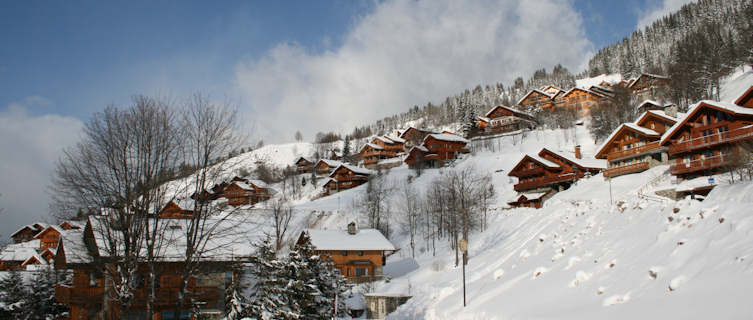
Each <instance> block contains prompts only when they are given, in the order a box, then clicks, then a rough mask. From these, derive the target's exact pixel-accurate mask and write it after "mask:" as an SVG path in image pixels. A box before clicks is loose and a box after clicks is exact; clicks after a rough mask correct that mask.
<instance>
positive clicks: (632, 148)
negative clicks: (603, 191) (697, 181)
mask: <svg viewBox="0 0 753 320" xmlns="http://www.w3.org/2000/svg"><path fill="white" fill-rule="evenodd" d="M677 121H678V120H677V119H676V118H674V117H671V116H669V115H667V114H666V113H664V112H662V111H657V110H650V111H648V112H645V113H643V114H642V115H641V116H640V117H639V118H638V120H637V121H635V122H634V123H624V124H622V125H620V126H619V127H617V128H616V129H615V130H614V131H613V132H612V134H611V135H609V137H608V138H607V139H606V141H605V142H604V143H603V144H602V145H601V147H600V148H599V149H598V151H597V152H596V156H595V157H596V158H597V159H605V160H607V161H608V162H609V164H608V166H607V169H606V170H604V177H610V178H611V177H616V176H621V175H624V174H630V173H637V172H642V171H645V170H648V169H649V168H653V167H655V166H658V165H662V164H666V163H667V161H668V159H669V157H668V154H667V148H666V147H662V146H660V145H659V140H661V136H662V134H664V132H666V131H667V129H669V128H670V127H671V126H673V125H674V124H675V123H677Z"/></svg>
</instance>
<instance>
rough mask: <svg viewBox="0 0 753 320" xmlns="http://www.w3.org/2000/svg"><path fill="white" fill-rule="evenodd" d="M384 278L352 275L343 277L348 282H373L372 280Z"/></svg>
mask: <svg viewBox="0 0 753 320" xmlns="http://www.w3.org/2000/svg"><path fill="white" fill-rule="evenodd" d="M382 279H384V276H360V277H359V276H353V277H345V280H347V281H348V282H350V283H365V282H374V281H380V280H382Z"/></svg>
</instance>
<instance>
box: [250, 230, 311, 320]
mask: <svg viewBox="0 0 753 320" xmlns="http://www.w3.org/2000/svg"><path fill="white" fill-rule="evenodd" d="M255 246H256V255H255V256H254V258H253V263H254V267H253V268H252V270H251V274H252V275H253V277H254V279H255V281H256V283H255V284H254V286H253V289H254V294H253V296H251V297H250V299H249V300H250V303H249V304H248V306H247V308H246V310H247V311H246V312H247V315H248V316H249V317H251V318H255V319H259V320H267V319H299V318H300V316H299V313H298V308H297V306H296V305H295V301H293V300H292V299H291V296H293V293H292V292H291V291H290V286H289V282H290V279H289V278H288V274H287V272H286V264H285V263H283V262H282V261H280V260H279V259H277V255H276V253H275V247H274V244H273V243H272V238H271V237H270V236H267V237H266V238H265V239H264V240H263V241H262V243H260V244H256V245H255Z"/></svg>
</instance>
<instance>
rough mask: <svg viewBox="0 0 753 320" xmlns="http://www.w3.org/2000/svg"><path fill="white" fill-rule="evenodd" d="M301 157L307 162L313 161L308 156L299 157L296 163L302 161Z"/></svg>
mask: <svg viewBox="0 0 753 320" xmlns="http://www.w3.org/2000/svg"><path fill="white" fill-rule="evenodd" d="M301 159H303V160H306V161H307V162H311V160H309V159H308V158H306V157H298V159H296V160H295V163H298V162H300V161H301Z"/></svg>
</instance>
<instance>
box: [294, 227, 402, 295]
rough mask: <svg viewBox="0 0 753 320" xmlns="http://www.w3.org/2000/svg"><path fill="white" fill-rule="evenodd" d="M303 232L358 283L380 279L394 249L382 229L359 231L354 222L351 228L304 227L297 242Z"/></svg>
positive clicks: (344, 273)
mask: <svg viewBox="0 0 753 320" xmlns="http://www.w3.org/2000/svg"><path fill="white" fill-rule="evenodd" d="M304 233H305V234H307V235H308V237H309V238H310V241H311V244H312V246H314V250H315V252H316V253H317V254H320V255H322V256H323V257H325V258H326V259H329V260H331V261H332V262H334V264H335V268H337V269H338V270H340V273H341V274H342V275H343V276H344V277H345V278H346V279H348V281H350V282H355V283H360V282H370V281H376V280H381V279H382V267H383V266H384V264H385V262H386V260H387V255H388V254H391V253H392V252H394V251H395V247H394V246H393V245H392V244H391V243H390V242H389V240H387V238H385V237H384V236H383V235H382V233H381V232H379V230H376V229H363V230H356V228H355V224H354V223H351V224H349V226H348V230H312V229H309V230H304V231H303V232H301V234H300V235H299V237H298V240H297V243H298V244H301V243H302V242H303V241H304V238H305V236H304Z"/></svg>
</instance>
